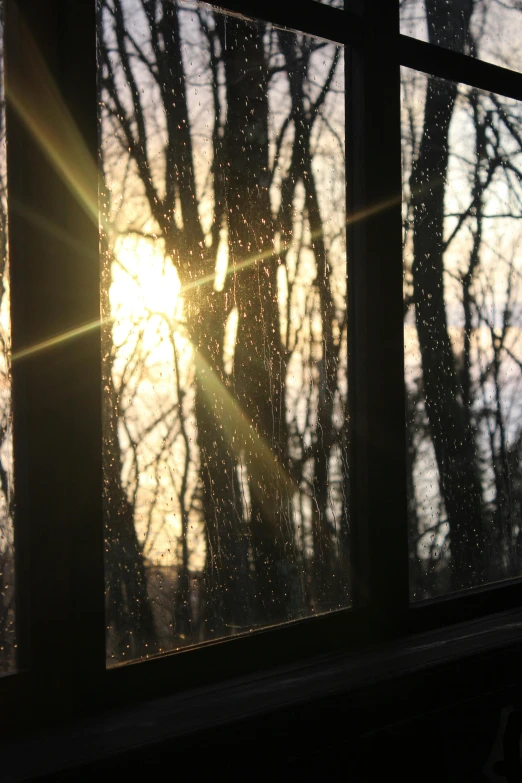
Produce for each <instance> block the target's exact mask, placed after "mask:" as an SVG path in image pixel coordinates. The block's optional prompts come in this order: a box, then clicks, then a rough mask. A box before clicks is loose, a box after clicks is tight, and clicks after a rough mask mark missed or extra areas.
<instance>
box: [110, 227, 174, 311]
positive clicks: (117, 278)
mask: <svg viewBox="0 0 522 783" xmlns="http://www.w3.org/2000/svg"><path fill="white" fill-rule="evenodd" d="M114 256H115V261H114V263H113V269H112V284H111V289H110V301H111V311H112V313H113V314H114V315H116V314H117V316H118V318H120V319H125V318H128V319H131V320H132V321H134V322H135V321H137V320H142V319H147V318H149V317H151V316H154V315H159V316H161V317H163V318H165V319H167V320H169V321H172V320H173V319H174V318H175V316H176V312H177V310H178V304H179V293H180V283H179V278H178V275H177V272H176V270H175V268H174V265H173V264H172V261H171V260H170V258H168V256H165V254H164V251H163V247H162V243H161V242H160V241H153V240H150V239H147V238H144V237H133V236H126V237H122V238H121V239H120V240H119V241H118V242H117V243H116V247H115V251H114Z"/></svg>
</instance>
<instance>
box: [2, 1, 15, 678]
mask: <svg viewBox="0 0 522 783" xmlns="http://www.w3.org/2000/svg"><path fill="white" fill-rule="evenodd" d="M3 14H4V8H3V3H0V675H1V674H5V673H6V672H10V671H13V670H14V668H15V664H16V636H15V583H14V533H13V510H14V497H13V455H12V426H11V425H12V422H11V373H10V358H11V321H10V312H9V258H8V250H7V170H6V147H5V98H4V57H3V48H4V47H3V40H4V39H3V27H4V25H3Z"/></svg>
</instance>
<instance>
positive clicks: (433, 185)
mask: <svg viewBox="0 0 522 783" xmlns="http://www.w3.org/2000/svg"><path fill="white" fill-rule="evenodd" d="M402 80H403V81H402V119H403V122H402V144H403V186H404V191H403V193H404V201H403V214H404V274H405V286H404V295H405V352H406V384H407V391H408V414H407V417H408V436H409V438H408V439H409V452H408V454H409V461H408V466H409V501H410V503H409V512H410V542H411V547H410V557H411V594H412V597H413V598H415V599H416V598H427V597H431V596H434V595H437V594H440V593H445V592H448V591H452V590H457V589H463V588H468V587H472V586H476V585H479V584H483V583H488V582H493V581H497V580H501V579H506V578H510V577H515V576H519V575H520V573H521V563H522V561H521V553H522V528H521V523H520V520H521V510H522V467H521V456H522V418H521V411H522V340H521V334H522V331H521V328H522V285H521V283H522V220H521V218H522V138H521V134H520V128H521V121H522V104H520V103H517V102H516V101H513V100H511V99H507V98H503V97H500V96H498V95H495V94H493V93H486V92H481V91H480V90H476V89H473V88H470V87H467V86H464V85H457V84H454V83H452V82H446V81H443V80H440V79H435V78H433V77H426V76H424V75H422V74H419V73H416V72H413V71H409V70H406V69H404V70H403V73H402Z"/></svg>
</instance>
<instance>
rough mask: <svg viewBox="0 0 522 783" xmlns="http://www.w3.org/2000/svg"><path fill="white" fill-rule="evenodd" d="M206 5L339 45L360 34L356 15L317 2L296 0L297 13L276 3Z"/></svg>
mask: <svg viewBox="0 0 522 783" xmlns="http://www.w3.org/2000/svg"><path fill="white" fill-rule="evenodd" d="M205 2H207V0H205ZM207 5H211V6H213V7H214V8H215V9H216V10H217V11H224V12H225V13H229V14H239V15H240V16H242V17H246V18H250V19H254V20H255V19H259V20H260V21H263V22H267V23H269V24H273V25H276V26H277V27H284V28H286V29H288V30H292V31H294V32H298V33H305V34H306V35H310V36H313V37H315V38H323V39H325V40H328V41H331V42H332V43H336V44H341V45H347V44H354V43H355V42H356V41H357V40H358V39H359V37H360V33H361V26H360V19H359V16H358V15H357V14H355V13H350V11H345V10H344V9H341V8H332V7H331V6H327V5H324V3H319V2H317V0H300V2H299V6H298V10H297V6H291V5H290V4H289V3H285V2H281V1H280V0H279V2H278V0H267V1H266V2H265V0H246V1H245V2H242V0H208V2H207Z"/></svg>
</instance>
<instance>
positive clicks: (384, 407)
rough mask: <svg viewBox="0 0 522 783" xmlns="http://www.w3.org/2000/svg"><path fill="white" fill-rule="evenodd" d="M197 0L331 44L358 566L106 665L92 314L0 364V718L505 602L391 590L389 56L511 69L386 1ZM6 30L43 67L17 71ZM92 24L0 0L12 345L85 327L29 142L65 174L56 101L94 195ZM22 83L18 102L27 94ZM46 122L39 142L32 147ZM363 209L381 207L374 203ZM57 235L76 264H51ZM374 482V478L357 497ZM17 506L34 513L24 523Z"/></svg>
mask: <svg viewBox="0 0 522 783" xmlns="http://www.w3.org/2000/svg"><path fill="white" fill-rule="evenodd" d="M210 4H211V5H215V6H217V7H219V8H222V9H223V10H225V11H229V12H233V13H242V14H244V15H246V16H248V17H252V18H258V19H262V20H264V21H270V22H273V23H275V24H279V25H283V26H287V27H289V28H290V29H294V30H299V31H301V32H305V33H309V34H312V35H318V36H321V37H324V38H327V39H329V40H332V41H335V42H336V43H341V44H344V45H345V47H346V49H345V55H346V57H345V62H346V116H347V117H348V118H350V120H349V121H348V122H347V128H346V160H347V177H346V181H347V190H346V197H347V205H348V215H349V217H348V221H347V223H348V225H347V231H348V266H347V274H348V280H349V285H348V309H349V318H350V323H349V368H348V371H349V409H350V421H351V422H352V425H351V441H350V449H351V455H350V456H351V465H350V473H351V475H350V493H351V509H352V511H351V513H352V521H353V529H354V532H353V546H352V549H353V552H354V564H355V565H356V566H357V571H358V573H359V574H361V576H360V579H359V581H358V585H357V592H356V596H355V605H354V606H353V607H352V608H349V609H344V610H339V611H336V612H332V613H331V614H326V615H322V616H318V617H312V618H308V619H305V620H301V621H297V622H292V623H288V624H286V625H284V626H281V627H278V628H268V629H261V630H259V631H256V632H254V633H251V634H249V635H243V636H238V637H234V638H229V639H224V640H220V641H218V642H213V643H208V644H204V645H201V646H199V647H196V648H189V649H186V650H182V651H179V652H169V651H167V652H166V653H165V654H164V655H162V656H158V657H154V658H151V659H147V660H141V661H136V662H131V663H127V664H125V665H124V666H117V667H115V668H112V669H106V666H105V609H104V587H105V586H104V574H103V538H104V531H103V514H102V502H101V487H102V450H101V444H102V423H101V389H102V379H101V348H100V328H99V323H98V325H95V326H93V327H92V328H89V329H85V330H84V332H82V334H81V335H80V336H76V337H75V338H74V339H70V340H65V341H63V342H61V343H59V344H56V345H53V346H52V348H51V349H50V351H46V352H36V353H35V354H34V355H31V356H27V357H26V358H25V359H23V360H20V361H14V362H13V387H12V389H13V391H12V396H13V417H14V431H15V438H14V455H15V464H16V525H15V546H16V556H15V566H16V611H17V635H18V645H19V648H20V656H19V661H18V671H17V672H15V673H13V674H10V675H8V676H6V677H2V678H1V679H0V699H2V700H3V703H4V704H5V705H6V707H5V714H9V716H10V717H9V725H8V726H6V731H7V732H17V731H21V730H23V729H27V728H28V727H39V726H42V725H44V724H48V723H49V722H51V721H64V720H68V719H70V718H72V717H78V716H80V715H84V714H86V713H88V712H91V711H96V710H100V709H106V708H108V707H114V706H116V705H121V704H126V703H130V702H135V701H139V700H142V699H145V698H151V697H153V696H160V695H165V694H167V693H174V692H181V691H184V690H187V689H189V688H193V687H208V686H211V685H215V684H216V683H218V682H224V681H226V680H229V679H231V678H233V677H237V676H241V675H253V674H254V673H256V672H259V671H261V670H265V669H269V668H270V667H273V666H275V665H277V664H283V663H284V664H289V665H291V664H292V663H295V662H296V661H299V660H300V659H304V658H307V657H311V656H314V655H319V654H323V653H331V652H335V651H338V652H342V653H344V652H350V653H354V652H356V651H358V650H362V649H364V648H365V647H367V646H368V645H370V644H373V645H379V646H382V645H384V644H386V643H390V642H392V641H397V640H408V639H409V638H411V635H412V634H414V633H416V632H420V631H430V630H437V629H442V628H443V627H444V626H447V625H450V624H454V625H455V626H457V625H458V624H460V623H463V622H464V621H466V620H473V619H476V618H480V617H485V616H487V615H493V614H496V613H499V612H503V611H505V610H507V609H516V608H518V607H520V606H522V578H520V579H517V580H512V581H509V582H502V583H497V584H494V585H487V586H484V587H483V588H479V589H475V590H473V591H463V592H462V593H459V594H450V595H447V596H444V597H442V598H440V599H436V600H431V601H429V602H428V601H426V602H419V603H416V604H410V602H409V587H408V583H409V569H408V536H407V515H406V507H407V502H406V501H407V498H406V428H405V413H404V412H405V385H404V370H403V366H404V347H403V323H404V321H403V304H402V296H403V267H402V226H401V220H402V219H401V194H402V188H401V145H400V140H401V136H400V134H401V130H400V68H401V66H407V67H409V68H413V69H416V70H419V71H424V72H427V73H431V74H433V75H435V76H441V77H442V78H449V79H453V80H456V81H459V82H464V83H467V84H473V85H474V86H477V87H482V88H483V89H488V90H494V91H495V92H497V93H499V94H502V95H507V96H508V97H513V98H517V99H519V100H522V74H517V73H514V72H512V71H509V70H507V69H505V68H501V67H499V66H494V65H489V64H488V63H485V62H482V61H479V60H473V59H472V58H470V57H466V56H464V55H458V54H456V53H454V52H450V51H446V50H444V49H440V48H438V47H436V46H434V45H431V44H428V43H424V42H421V41H417V40H414V39H411V38H408V37H406V36H403V35H401V34H400V31H399V24H400V20H399V2H398V0H396V2H392V1H391V0H373V2H372V3H370V2H368V1H367V2H365V3H363V2H362V0H351V2H349V3H348V2H346V8H345V10H344V11H343V10H338V9H332V8H329V7H327V6H325V5H322V4H320V3H318V2H315V0H301V3H300V4H299V10H298V11H297V10H295V9H292V8H290V6H289V4H285V3H281V2H278V1H276V0H264V1H263V0H219V2H211V3H210ZM22 18H23V20H24V22H23V24H22V23H21V19H22ZM26 30H29V32H30V35H31V37H32V38H33V39H34V41H35V42H36V44H37V47H38V50H39V52H40V55H41V56H42V57H43V61H44V65H45V68H43V69H42V67H40V66H41V63H40V64H38V67H36V65H35V60H34V58H33V53H32V51H31V49H30V48H28V40H29V39H28V38H27V37H26ZM72 30H74V34H71V31H72ZM95 31H96V17H95V0H75V2H74V4H73V3H71V2H70V0H6V23H5V70H6V84H7V93H8V103H7V137H8V142H7V144H8V146H7V155H8V193H9V199H8V217H9V247H10V259H11V311H12V330H13V331H12V340H13V353H14V355H15V356H16V355H17V354H18V353H22V352H23V351H25V350H26V349H27V348H28V347H29V346H32V345H35V344H40V343H42V342H45V341H46V340H49V339H52V338H53V337H55V336H56V335H58V334H62V333H66V334H67V333H71V332H73V331H74V330H75V329H76V328H77V327H78V324H81V325H83V324H91V325H92V324H96V323H97V321H99V311H100V308H99V300H100V294H99V287H100V266H99V255H98V241H99V240H98V225H97V220H96V219H93V212H92V209H91V210H90V211H89V210H86V209H85V208H84V206H83V205H82V204H81V203H80V201H79V200H78V197H77V196H78V194H77V193H76V194H75V193H74V192H73V190H72V189H71V187H70V184H65V182H64V176H63V171H62V172H59V171H58V170H57V169H56V167H55V166H53V165H51V164H50V163H49V144H51V147H52V144H55V146H58V147H60V148H61V150H62V152H63V154H64V156H65V158H64V159H65V161H66V164H67V167H68V171H69V175H70V173H71V171H73V172H74V170H75V160H74V152H75V150H76V151H77V150H78V146H77V144H78V142H77V140H76V141H74V140H73V141H71V139H70V138H69V137H68V136H67V130H68V128H69V125H68V120H67V116H68V114H70V116H71V117H72V118H73V120H74V122H75V124H76V127H77V128H78V129H79V131H80V134H81V137H82V139H83V142H82V144H83V145H84V147H85V149H86V150H88V152H89V155H90V156H91V160H92V163H93V165H92V167H88V168H87V169H86V172H84V174H85V177H86V180H85V182H84V190H85V192H84V193H82V198H83V199H84V200H85V199H86V201H87V203H88V204H89V205H91V207H92V206H93V205H94V208H95V207H96V204H97V184H98V183H97V175H96V165H95V162H96V160H97V156H98V147H97V145H98V120H97V102H96V101H97V97H96V43H95V41H96V36H95ZM46 69H48V70H49V71H50V72H51V73H52V76H53V79H54V82H55V84H56V86H57V88H58V91H59V93H60V94H61V99H60V100H58V101H57V102H56V106H57V107H58V106H61V109H62V110H63V111H64V114H63V118H64V122H63V126H60V127H58V126H57V125H56V119H55V118H54V119H53V117H52V116H49V114H48V112H47V111H46V104H45V101H43V100H42V104H41V105H40V103H39V100H38V98H37V96H40V97H41V96H42V95H43V96H44V97H45V96H46V95H47V93H44V92H42V84H44V83H45V80H44V81H42V79H43V76H42V74H43V73H44V72H45V70H46ZM24 96H25V98H32V100H33V105H32V107H31V106H30V105H29V104H27V105H26V104H24ZM49 105H50V104H49ZM383 106H385V107H386V130H387V132H386V134H383V133H382V119H383ZM31 111H33V112H35V111H36V115H35V116H37V115H38V112H40V116H39V117H38V116H37V119H38V124H37V125H36V126H35V125H33V130H31V129H30V124H28V123H27V118H28V113H29V114H30V113H31ZM24 112H25V114H24ZM24 116H25V119H24ZM33 120H34V117H33ZM35 127H36V128H37V130H36V133H35ZM42 128H44V129H45V131H46V132H45V133H43V132H42ZM52 129H54V131H55V132H56V137H55V139H54V141H53V139H52V138H51V140H50V141H49V132H48V131H50V130H52ZM45 144H47V149H44V147H45ZM67 156H69V159H68V158H67ZM71 156H72V157H71ZM50 194H52V198H51V197H50ZM383 204H384V205H386V207H387V208H386V209H376V208H375V206H374V205H383ZM35 216H36V217H35ZM50 227H51V228H52V230H51V231H50V230H49V228H50ZM78 247H80V250H78ZM71 248H73V249H74V252H75V253H78V252H80V253H81V255H82V258H83V259H84V261H85V263H82V264H76V265H74V264H71V263H70V257H71ZM376 281H378V285H376ZM383 379H385V384H386V385H385V386H384V381H383ZM42 400H45V401H46V404H45V406H44V405H42V404H41V401H42ZM376 477H378V478H376ZM375 481H378V482H379V492H375V491H372V485H373V486H374V483H375ZM34 518H37V519H38V524H33V525H32V524H31V519H34ZM384 519H385V520H386V521H387V523H386V525H383V524H382V520H384ZM508 622H509V620H506V623H508Z"/></svg>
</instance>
